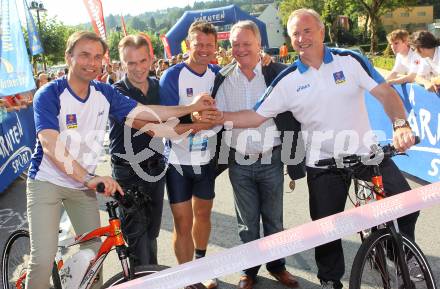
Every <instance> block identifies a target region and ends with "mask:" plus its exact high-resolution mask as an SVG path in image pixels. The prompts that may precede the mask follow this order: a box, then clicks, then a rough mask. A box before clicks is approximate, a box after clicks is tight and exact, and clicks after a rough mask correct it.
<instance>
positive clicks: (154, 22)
mask: <svg viewBox="0 0 440 289" xmlns="http://www.w3.org/2000/svg"><path fill="white" fill-rule="evenodd" d="M150 29H151V30H153V31H155V30H156V29H157V26H156V21H155V20H154V17H153V16H151V17H150Z"/></svg>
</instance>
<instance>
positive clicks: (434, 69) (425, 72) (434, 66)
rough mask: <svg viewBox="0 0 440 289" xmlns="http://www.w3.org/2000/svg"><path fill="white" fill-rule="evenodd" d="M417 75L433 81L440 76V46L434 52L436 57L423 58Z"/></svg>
mask: <svg viewBox="0 0 440 289" xmlns="http://www.w3.org/2000/svg"><path fill="white" fill-rule="evenodd" d="M417 74H419V75H421V76H423V77H424V78H426V79H431V78H434V77H439V76H440V46H437V47H436V48H435V51H434V57H433V58H430V57H425V58H422V62H421V64H420V68H419V70H418V72H417Z"/></svg>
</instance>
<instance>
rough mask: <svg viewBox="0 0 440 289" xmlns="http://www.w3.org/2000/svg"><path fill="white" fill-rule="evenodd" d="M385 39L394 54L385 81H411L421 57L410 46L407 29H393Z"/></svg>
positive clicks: (390, 82) (415, 74)
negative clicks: (392, 62) (394, 57)
mask: <svg viewBox="0 0 440 289" xmlns="http://www.w3.org/2000/svg"><path fill="white" fill-rule="evenodd" d="M387 40H388V43H389V45H390V46H391V49H392V50H393V52H394V55H396V62H395V63H394V67H393V69H392V70H391V73H390V75H388V76H387V78H386V81H387V82H388V83H389V84H401V83H407V82H413V81H414V80H415V79H416V76H417V70H418V68H419V64H420V61H421V57H420V55H419V54H418V53H417V52H416V51H414V50H413V49H411V48H410V45H409V33H408V31H406V30H403V29H397V30H394V31H392V32H390V33H389V34H388V35H387Z"/></svg>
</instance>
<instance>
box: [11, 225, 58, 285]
mask: <svg viewBox="0 0 440 289" xmlns="http://www.w3.org/2000/svg"><path fill="white" fill-rule="evenodd" d="M30 248H31V246H30V238H29V232H28V231H27V230H17V231H14V232H13V233H12V234H11V235H10V236H9V238H8V240H6V244H5V247H4V250H3V254H2V282H3V289H17V288H20V289H24V288H25V281H26V273H27V269H28V267H29V260H30V252H31V249H30ZM50 286H51V287H50V288H53V289H61V283H60V280H59V277H58V271H57V269H56V266H55V265H54V267H53V270H52V277H51V280H50Z"/></svg>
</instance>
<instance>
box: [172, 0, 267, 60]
mask: <svg viewBox="0 0 440 289" xmlns="http://www.w3.org/2000/svg"><path fill="white" fill-rule="evenodd" d="M198 20H206V21H208V22H209V23H212V24H213V25H215V26H222V25H227V24H234V23H236V22H238V21H240V20H252V21H254V22H255V23H256V24H257V26H258V28H259V29H260V33H261V46H262V47H264V48H267V46H268V40H267V31H266V24H265V23H264V22H262V21H261V20H258V19H257V18H256V17H254V16H251V15H249V13H247V12H244V11H243V10H241V9H240V8H239V7H237V6H236V5H229V6H225V7H219V8H213V9H207V10H197V11H186V12H185V13H184V14H183V15H182V17H180V19H179V20H178V21H177V23H176V24H175V25H174V26H173V27H172V28H171V29H170V31H168V33H167V34H166V35H165V36H166V38H167V40H168V45H169V47H170V50H171V55H177V54H179V53H181V52H182V49H181V42H182V40H184V39H185V38H186V36H187V32H188V28H189V27H190V26H191V24H192V23H193V22H194V21H198Z"/></svg>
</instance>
